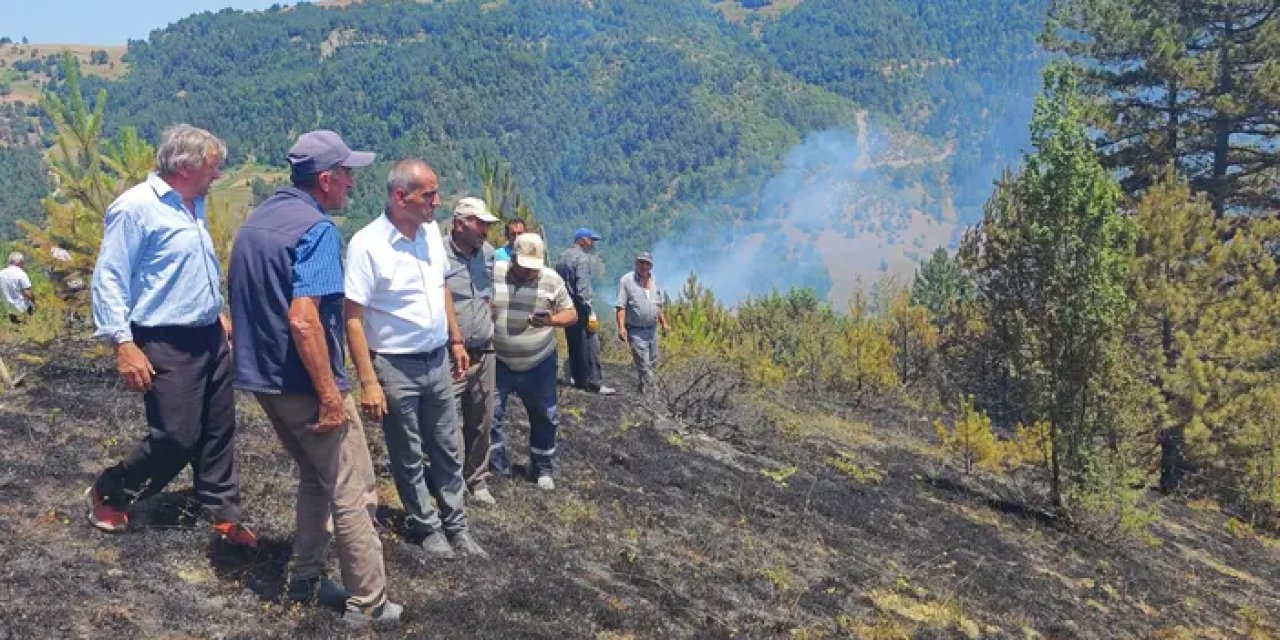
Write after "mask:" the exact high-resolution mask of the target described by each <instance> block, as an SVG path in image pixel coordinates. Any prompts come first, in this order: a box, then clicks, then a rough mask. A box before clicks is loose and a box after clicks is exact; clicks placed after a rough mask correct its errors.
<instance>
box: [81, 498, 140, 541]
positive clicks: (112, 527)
mask: <svg viewBox="0 0 1280 640" xmlns="http://www.w3.org/2000/svg"><path fill="white" fill-rule="evenodd" d="M84 497H85V501H86V502H88V510H87V512H86V514H85V515H86V516H88V518H89V524H91V525H93V526H95V527H97V528H98V529H101V530H103V531H107V532H110V533H119V532H121V531H124V530H125V529H128V528H129V514H128V513H125V510H124V509H118V508H116V507H113V506H110V505H108V504H106V503H104V502H103V501H102V496H100V495H98V492H97V491H94V489H93V487H89V489H88V490H87V491H85V492H84Z"/></svg>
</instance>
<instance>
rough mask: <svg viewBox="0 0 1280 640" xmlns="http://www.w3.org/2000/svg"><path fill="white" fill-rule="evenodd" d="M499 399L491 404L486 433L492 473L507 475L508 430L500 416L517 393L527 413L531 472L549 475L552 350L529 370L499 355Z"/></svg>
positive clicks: (554, 420) (553, 380) (552, 442)
mask: <svg viewBox="0 0 1280 640" xmlns="http://www.w3.org/2000/svg"><path fill="white" fill-rule="evenodd" d="M497 377H498V380H497V387H498V401H497V403H495V405H494V408H493V430H492V431H491V432H490V433H489V467H490V468H491V469H493V471H494V473H497V474H500V475H504V476H505V475H509V474H510V473H511V463H510V461H509V460H508V459H507V434H506V427H505V426H503V418H505V417H506V415H507V399H508V397H510V395H511V394H512V393H515V394H516V395H518V396H520V400H521V402H523V403H524V408H525V411H526V412H527V413H528V414H529V458H530V461H531V462H532V467H533V470H534V475H551V471H552V468H553V464H552V459H553V458H554V457H555V453H556V428H557V427H558V426H559V425H560V420H559V419H558V418H557V417H556V354H554V353H552V354H551V355H549V356H547V357H546V358H545V359H543V361H542V362H539V363H538V364H536V365H534V366H533V368H532V369H530V370H528V371H512V370H511V369H510V368H508V367H507V365H505V364H503V362H502V359H501V358H498V376H497Z"/></svg>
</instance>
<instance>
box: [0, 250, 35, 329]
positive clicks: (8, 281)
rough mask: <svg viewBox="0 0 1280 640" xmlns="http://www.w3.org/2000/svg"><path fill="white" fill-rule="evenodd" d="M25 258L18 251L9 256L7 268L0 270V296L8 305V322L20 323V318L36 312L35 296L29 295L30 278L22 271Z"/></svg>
mask: <svg viewBox="0 0 1280 640" xmlns="http://www.w3.org/2000/svg"><path fill="white" fill-rule="evenodd" d="M25 262H26V257H25V256H23V255H22V253H20V252H18V251H14V252H13V253H11V254H9V266H7V267H5V268H4V269H0V295H3V296H4V301H5V302H7V303H9V320H10V321H12V322H22V316H25V315H31V314H32V313H35V311H36V305H35V300H36V299H35V296H34V295H32V293H31V278H29V277H27V272H26V271H24V270H23V269H22V265H23V264H24V263H25Z"/></svg>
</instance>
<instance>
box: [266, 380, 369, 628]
mask: <svg viewBox="0 0 1280 640" xmlns="http://www.w3.org/2000/svg"><path fill="white" fill-rule="evenodd" d="M254 396H255V397H256V398H257V399H258V403H259V404H261V405H262V408H263V410H264V411H266V413H267V417H268V418H269V419H270V420H271V426H272V427H274V428H275V430H276V435H278V436H280V442H281V443H282V444H283V445H284V448H285V450H286V451H288V452H289V455H290V456H293V459H294V461H295V462H296V463H297V464H298V497H297V505H296V508H295V511H296V514H295V517H296V519H297V522H296V524H295V527H296V529H295V532H294V537H293V558H292V559H291V560H290V573H291V580H301V579H309V578H316V577H319V576H320V575H322V574H323V573H324V566H325V554H326V553H327V552H328V548H329V541H330V539H332V538H334V537H336V538H337V539H338V567H339V569H340V571H341V572H342V586H343V588H345V589H346V591H347V604H348V605H349V606H353V607H361V608H363V607H376V606H378V605H380V604H382V603H383V601H385V600H386V597H387V573H386V567H385V566H384V565H383V561H382V542H381V541H380V540H378V533H377V530H375V529H374V526H373V522H374V520H373V519H374V511H375V509H376V508H377V506H378V496H377V493H376V491H375V488H374V475H373V461H372V460H371V459H370V457H369V446H368V444H366V442H365V438H364V427H363V426H362V425H361V422H360V415H359V413H358V412H357V411H356V404H355V401H354V400H352V399H351V396H349V395H348V396H346V397H345V398H344V405H343V406H344V409H345V411H346V414H347V420H348V424H347V426H345V427H341V428H338V429H334V430H333V431H330V432H328V433H315V432H313V431H310V430H308V429H307V425H311V424H315V423H316V422H317V421H318V420H319V418H320V403H319V400H318V399H317V398H316V397H315V396H312V395H301V394H267V393H257V394H254Z"/></svg>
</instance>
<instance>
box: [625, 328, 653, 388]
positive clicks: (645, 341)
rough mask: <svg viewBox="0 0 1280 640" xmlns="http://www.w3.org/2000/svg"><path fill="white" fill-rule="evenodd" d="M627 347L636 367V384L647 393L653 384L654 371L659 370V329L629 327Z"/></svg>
mask: <svg viewBox="0 0 1280 640" xmlns="http://www.w3.org/2000/svg"><path fill="white" fill-rule="evenodd" d="M627 345H628V346H630V347H631V360H632V362H634V363H635V365H636V384H637V385H638V386H639V387H640V391H645V390H646V389H648V388H649V385H650V384H651V383H652V382H653V370H654V369H656V368H658V328H657V327H632V326H629V325H628V326H627Z"/></svg>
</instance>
